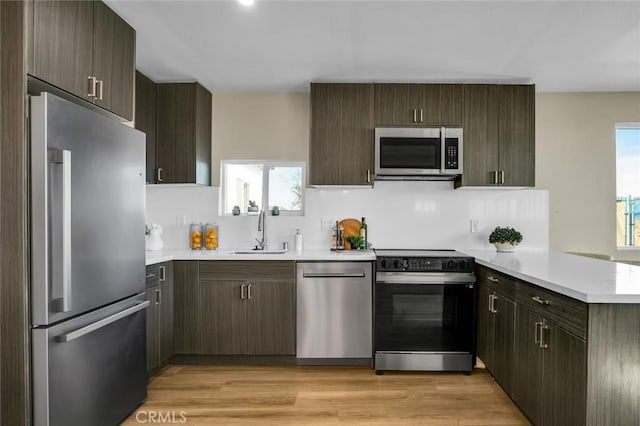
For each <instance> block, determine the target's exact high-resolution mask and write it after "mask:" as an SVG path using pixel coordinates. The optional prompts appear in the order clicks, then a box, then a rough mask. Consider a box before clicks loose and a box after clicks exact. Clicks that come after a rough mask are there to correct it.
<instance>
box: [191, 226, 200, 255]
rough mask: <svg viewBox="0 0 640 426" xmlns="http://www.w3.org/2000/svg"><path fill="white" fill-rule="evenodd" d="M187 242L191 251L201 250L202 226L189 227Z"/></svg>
mask: <svg viewBox="0 0 640 426" xmlns="http://www.w3.org/2000/svg"><path fill="white" fill-rule="evenodd" d="M189 240H190V246H191V249H192V250H200V249H201V248H202V224H201V223H192V224H191V226H189Z"/></svg>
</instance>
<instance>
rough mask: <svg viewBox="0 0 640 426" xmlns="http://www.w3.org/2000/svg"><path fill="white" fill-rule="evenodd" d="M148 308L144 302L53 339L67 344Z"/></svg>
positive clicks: (146, 301)
mask: <svg viewBox="0 0 640 426" xmlns="http://www.w3.org/2000/svg"><path fill="white" fill-rule="evenodd" d="M148 306H149V301H148V300H145V301H144V302H142V303H138V304H136V305H133V306H132V307H130V308H127V309H125V310H123V311H120V312H118V313H116V314H113V315H110V316H108V317H106V318H103V319H101V320H99V321H96V322H94V323H93V324H89V325H87V326H84V327H82V328H79V329H77V330H74V331H72V332H71V333H67V334H63V335H60V336H57V337H56V338H55V340H56V342H62V343H67V342H71V341H73V340H75V339H78V338H80V337H82V336H85V335H87V334H89V333H92V332H94V331H96V330H99V329H101V328H103V327H106V326H108V325H109V324H112V323H114V322H116V321H118V320H120V319H122V318H125V317H128V316H130V315H133V314H135V313H136V312H139V311H141V310H143V309H147V307H148Z"/></svg>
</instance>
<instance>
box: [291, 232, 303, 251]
mask: <svg viewBox="0 0 640 426" xmlns="http://www.w3.org/2000/svg"><path fill="white" fill-rule="evenodd" d="M293 245H294V247H295V248H296V251H297V252H298V253H301V252H302V233H301V232H300V229H296V235H295V238H294V240H293Z"/></svg>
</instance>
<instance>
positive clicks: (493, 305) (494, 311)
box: [491, 295, 498, 314]
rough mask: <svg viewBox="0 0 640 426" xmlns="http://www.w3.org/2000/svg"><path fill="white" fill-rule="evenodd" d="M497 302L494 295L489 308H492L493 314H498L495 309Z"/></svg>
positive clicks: (496, 297)
mask: <svg viewBox="0 0 640 426" xmlns="http://www.w3.org/2000/svg"><path fill="white" fill-rule="evenodd" d="M497 300H498V296H496V295H494V296H493V303H492V305H491V307H492V308H493V311H492V312H493V313H494V314H497V313H498V309H496V301H497Z"/></svg>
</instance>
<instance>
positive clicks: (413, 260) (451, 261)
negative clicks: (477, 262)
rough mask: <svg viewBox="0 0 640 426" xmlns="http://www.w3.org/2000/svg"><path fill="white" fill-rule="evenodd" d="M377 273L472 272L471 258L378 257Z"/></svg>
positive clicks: (472, 263)
mask: <svg viewBox="0 0 640 426" xmlns="http://www.w3.org/2000/svg"><path fill="white" fill-rule="evenodd" d="M376 267H377V268H376V269H377V271H378V272H473V270H474V262H473V258H471V257H469V258H462V257H378V258H377V259H376Z"/></svg>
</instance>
